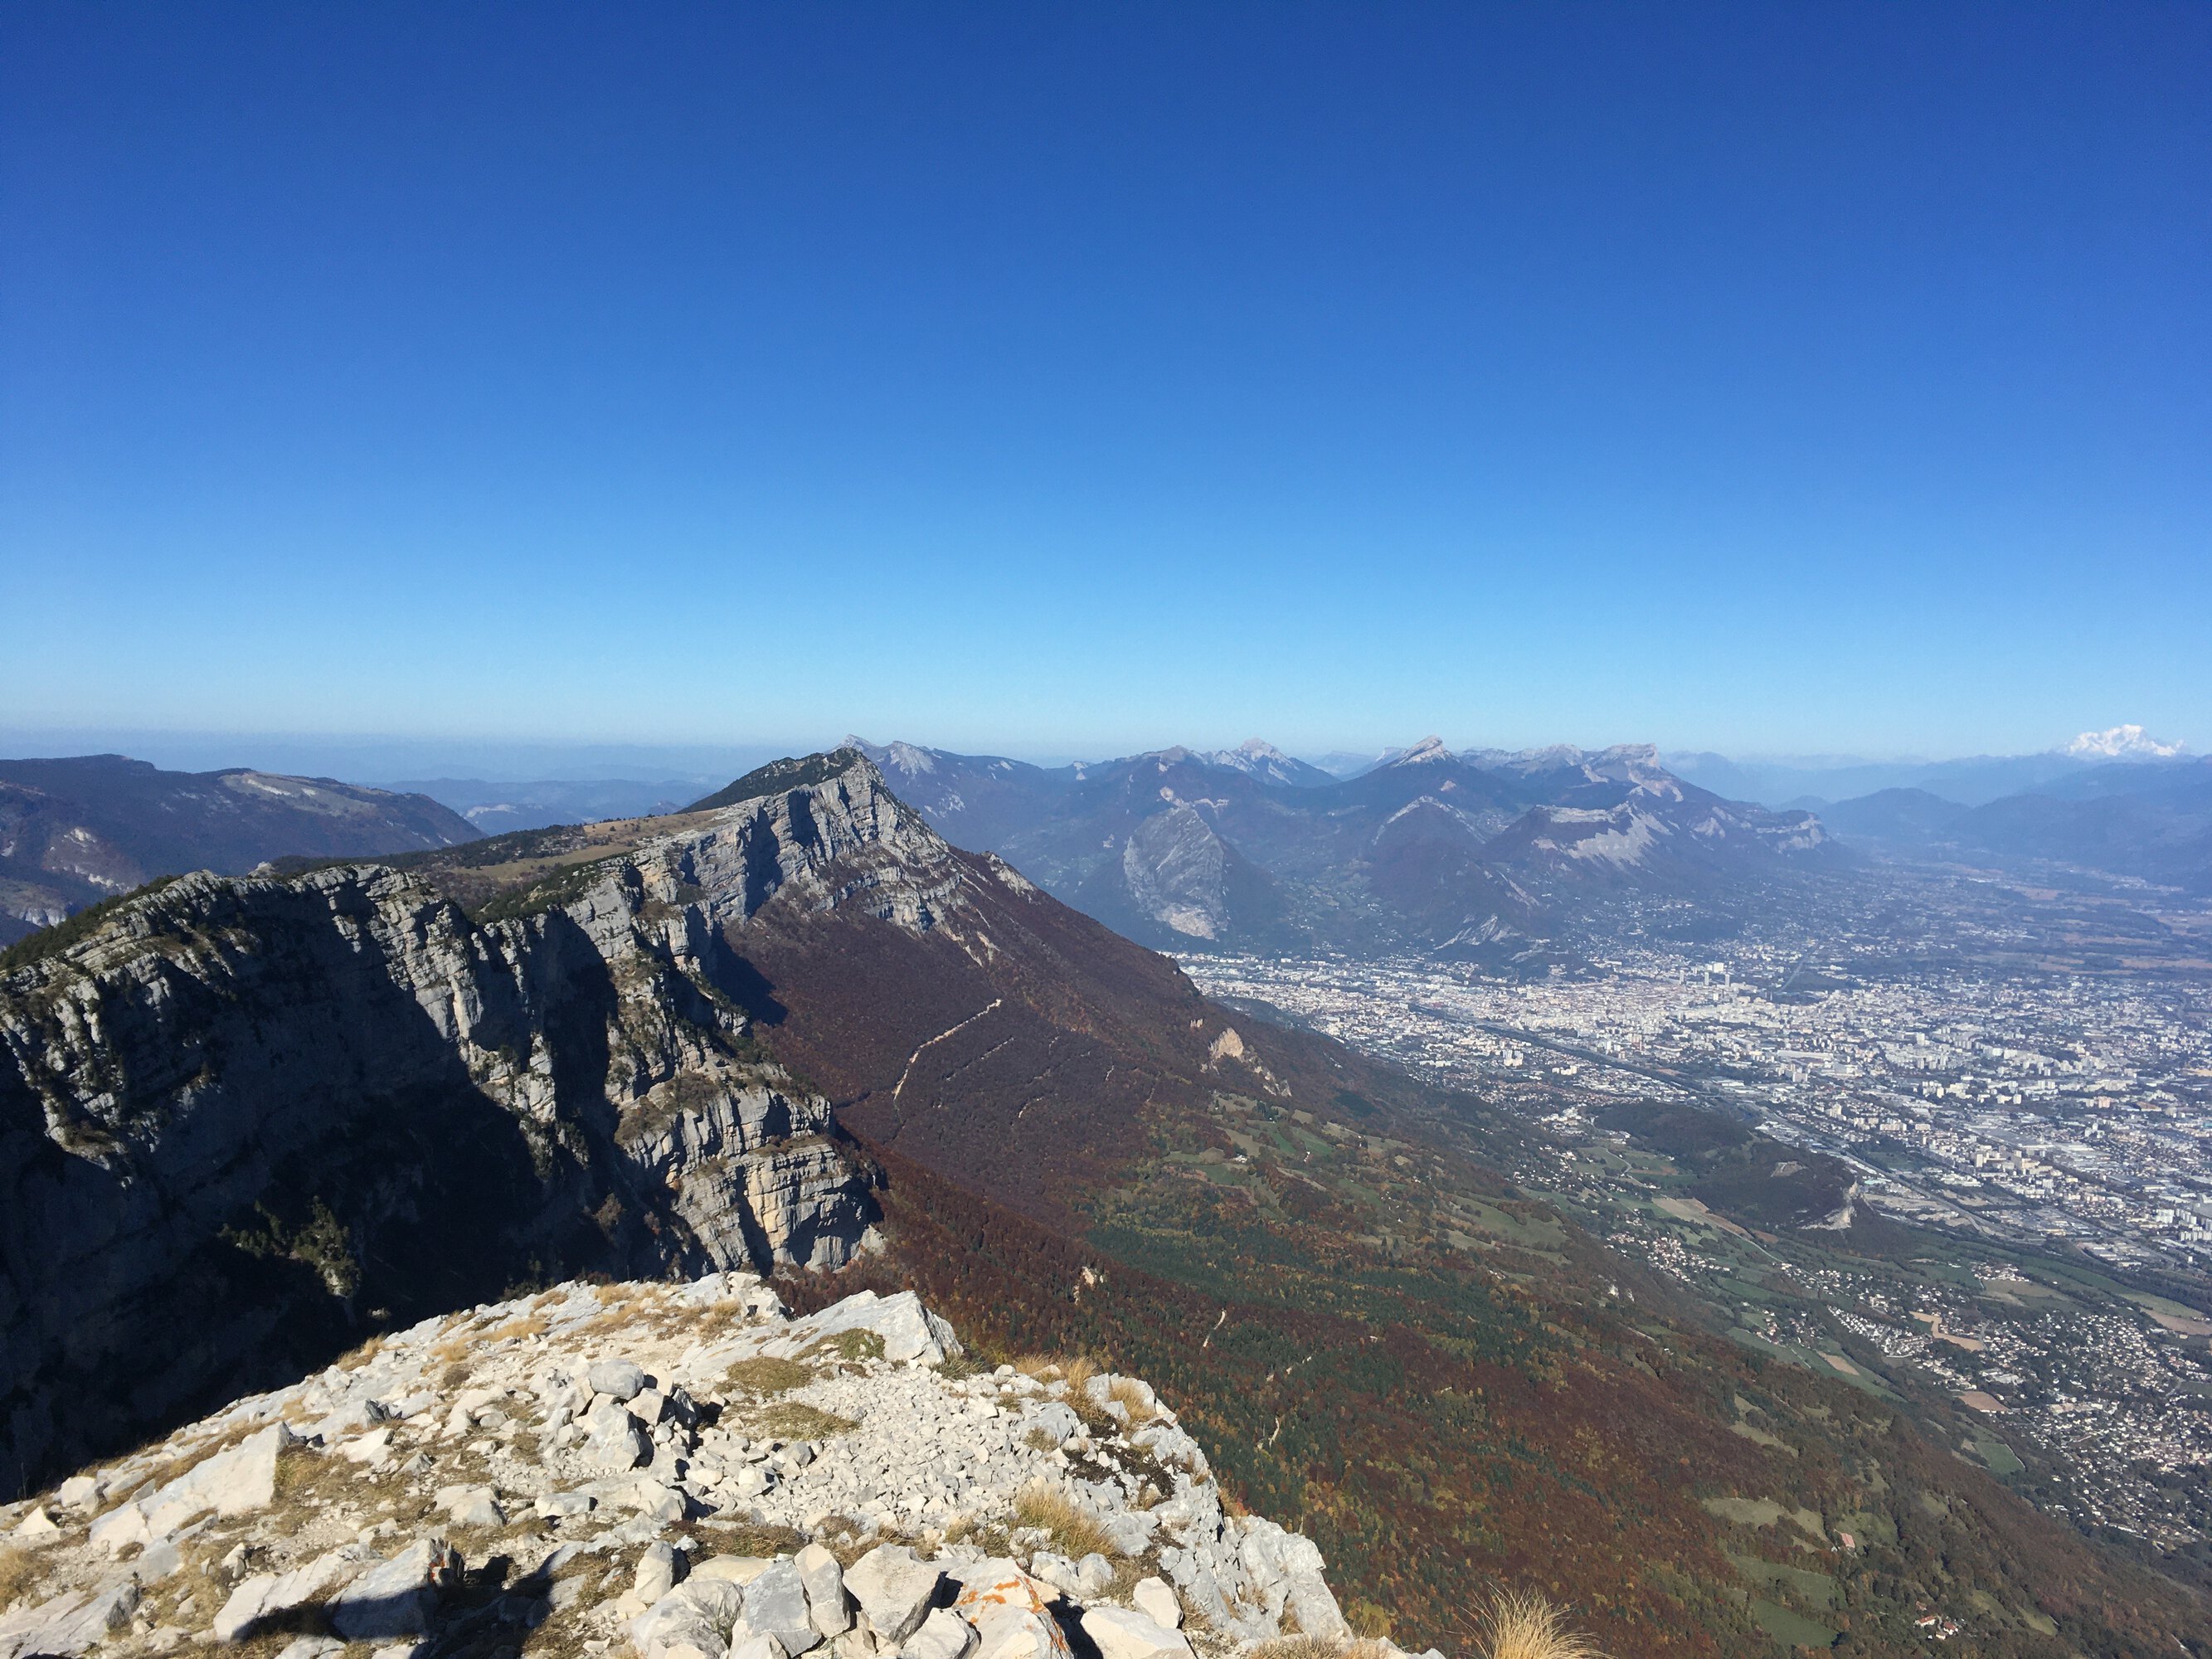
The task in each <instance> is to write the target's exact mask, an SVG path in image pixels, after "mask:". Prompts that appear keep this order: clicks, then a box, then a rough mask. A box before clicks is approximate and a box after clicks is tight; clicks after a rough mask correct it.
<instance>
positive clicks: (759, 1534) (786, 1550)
mask: <svg viewBox="0 0 2212 1659" xmlns="http://www.w3.org/2000/svg"><path fill="white" fill-rule="evenodd" d="M708 1537H709V1538H710V1539H711V1540H712V1541H713V1546H714V1553H715V1554H717V1555H764V1556H778V1555H796V1554H798V1553H799V1551H801V1550H802V1549H805V1547H806V1534H805V1533H803V1532H800V1531H799V1530H797V1529H796V1528H792V1527H780V1526H776V1525H775V1524H773V1523H769V1522H762V1523H759V1524H757V1525H753V1526H750V1527H716V1528H714V1529H713V1530H712V1531H711V1532H710V1533H709V1534H708Z"/></svg>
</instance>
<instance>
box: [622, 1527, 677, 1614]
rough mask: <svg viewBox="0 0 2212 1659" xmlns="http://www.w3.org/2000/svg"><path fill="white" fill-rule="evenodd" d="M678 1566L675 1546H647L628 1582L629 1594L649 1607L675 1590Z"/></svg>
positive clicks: (657, 1543)
mask: <svg viewBox="0 0 2212 1659" xmlns="http://www.w3.org/2000/svg"><path fill="white" fill-rule="evenodd" d="M677 1566H678V1561H677V1558H676V1548H675V1546H673V1545H671V1544H668V1543H665V1542H656V1543H651V1544H647V1546H646V1547H645V1553H643V1554H642V1555H641V1556H639V1557H638V1558H637V1571H636V1573H635V1576H634V1577H632V1578H631V1580H630V1589H629V1593H630V1594H631V1595H635V1597H637V1599H638V1600H639V1601H642V1602H644V1603H645V1604H646V1606H647V1607H651V1606H652V1605H653V1603H654V1602H656V1601H659V1600H660V1598H661V1597H662V1596H664V1595H667V1594H668V1592H669V1591H671V1590H672V1589H675V1588H676V1569H677Z"/></svg>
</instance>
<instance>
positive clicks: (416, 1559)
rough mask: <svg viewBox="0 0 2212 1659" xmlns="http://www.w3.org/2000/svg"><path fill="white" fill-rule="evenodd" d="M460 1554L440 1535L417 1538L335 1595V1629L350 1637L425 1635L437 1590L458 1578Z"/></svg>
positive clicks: (332, 1618)
mask: <svg viewBox="0 0 2212 1659" xmlns="http://www.w3.org/2000/svg"><path fill="white" fill-rule="evenodd" d="M460 1574H461V1558H460V1557H459V1555H458V1554H456V1553H454V1552H453V1550H452V1549H451V1548H449V1547H447V1543H446V1541H445V1540H444V1539H442V1538H418V1539H416V1541H414V1542H413V1543H412V1544H410V1545H409V1546H408V1547H406V1548H405V1549H404V1550H402V1551H400V1552H399V1553H398V1554H397V1555H395V1556H393V1557H392V1559H390V1560H388V1561H380V1562H379V1563H377V1565H374V1566H373V1567H371V1568H370V1569H369V1570H368V1571H367V1572H364V1573H362V1575H361V1576H360V1577H358V1578H356V1579H355V1580H354V1581H353V1583H350V1584H349V1585H347V1586H346V1587H345V1588H344V1589H342V1590H340V1591H339V1592H338V1593H337V1595H336V1596H334V1597H332V1598H331V1607H330V1621H331V1629H332V1630H334V1631H336V1632H337V1633H338V1634H339V1635H340V1636H342V1637H343V1638H345V1639H346V1640H347V1641H349V1642H376V1641H390V1640H393V1639H395V1638H399V1637H404V1636H427V1635H428V1634H429V1632H430V1620H431V1616H432V1615H433V1614H434V1613H435V1612H436V1610H437V1606H438V1595H439V1592H440V1591H441V1590H443V1589H446V1587H447V1586H448V1585H450V1584H452V1583H456V1582H457V1581H458V1580H459V1577H460Z"/></svg>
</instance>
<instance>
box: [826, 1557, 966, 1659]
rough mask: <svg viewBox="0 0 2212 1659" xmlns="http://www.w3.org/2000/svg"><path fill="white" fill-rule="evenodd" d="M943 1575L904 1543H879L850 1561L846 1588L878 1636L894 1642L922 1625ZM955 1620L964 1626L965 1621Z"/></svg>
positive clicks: (901, 1639)
mask: <svg viewBox="0 0 2212 1659" xmlns="http://www.w3.org/2000/svg"><path fill="white" fill-rule="evenodd" d="M944 1577H945V1575H944V1573H943V1571H941V1570H940V1569H939V1567H938V1565H937V1564H936V1563H935V1562H933V1561H921V1560H917V1559H915V1553H914V1552H913V1551H912V1550H910V1549H908V1547H906V1546H905V1545H903V1544H878V1545H877V1546H876V1547H875V1548H873V1549H872V1550H870V1551H869V1552H868V1553H866V1555H864V1556H862V1557H861V1558H860V1559H859V1560H857V1561H855V1562H854V1564H853V1570H852V1571H850V1572H848V1573H847V1574H846V1575H845V1588H846V1589H847V1590H848V1591H849V1592H851V1594H852V1596H853V1599H854V1601H858V1602H859V1603H860V1612H861V1613H862V1614H863V1615H865V1616H866V1619H867V1621H868V1627H869V1628H870V1629H871V1630H872V1631H874V1632H875V1633H876V1638H877V1639H878V1641H880V1642H884V1643H886V1644H898V1643H901V1642H903V1641H905V1640H906V1639H907V1638H908V1637H910V1636H912V1635H913V1634H914V1633H915V1632H916V1631H917V1630H919V1629H921V1626H922V1624H923V1622H924V1621H925V1620H927V1617H928V1616H929V1604H930V1601H931V1600H932V1598H933V1597H934V1596H935V1595H936V1594H937V1587H938V1585H939V1583H940V1582H942V1580H943V1579H944ZM955 1622H956V1623H958V1624H959V1625H960V1626H961V1627H962V1628H963V1629H966V1628H967V1625H966V1621H965V1620H956V1621H955ZM953 1659H958V1656H957V1655H956V1656H953Z"/></svg>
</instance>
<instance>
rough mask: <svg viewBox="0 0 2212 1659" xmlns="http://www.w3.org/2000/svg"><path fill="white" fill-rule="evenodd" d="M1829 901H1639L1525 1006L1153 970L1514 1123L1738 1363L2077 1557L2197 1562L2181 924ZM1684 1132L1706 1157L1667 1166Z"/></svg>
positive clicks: (2201, 1499) (1929, 885) (2200, 1209)
mask: <svg viewBox="0 0 2212 1659" xmlns="http://www.w3.org/2000/svg"><path fill="white" fill-rule="evenodd" d="M1829 899H1830V900H1831V901H1832V902H1829V903H1826V904H1824V905H1822V906H1820V907H1817V908H1815V907H1808V906H1802V905H1798V906H1783V907H1779V908H1777V909H1776V910H1775V911H1773V912H1772V913H1770V914H1764V915H1759V917H1758V918H1757V919H1756V920H1755V921H1749V922H1747V923H1746V924H1744V925H1743V926H1741V927H1740V928H1739V929H1737V930H1735V931H1734V932H1733V933H1730V934H1729V936H1727V937H1724V938H1720V939H1699V940H1698V941H1697V942H1694V943H1691V942H1682V941H1680V940H1676V939H1669V937H1668V934H1669V931H1670V929H1669V921H1670V911H1669V907H1668V906H1667V905H1665V904H1664V903H1662V902H1646V903H1644V904H1643V905H1642V906H1640V907H1631V908H1628V909H1626V911H1624V912H1622V913H1620V914H1617V915H1614V916H1613V917H1612V918H1611V925H1610V926H1609V927H1608V928H1607V933H1606V935H1605V937H1604V938H1603V939H1602V940H1599V939H1596V938H1595V937H1593V938H1591V939H1585V940H1583V942H1582V943H1583V949H1582V950H1581V951H1579V952H1578V953H1577V954H1578V957H1579V959H1578V960H1577V961H1576V962H1574V963H1573V964H1572V965H1571V966H1570V965H1566V964H1565V963H1554V964H1553V965H1550V966H1549V967H1548V968H1547V970H1545V971H1541V972H1537V973H1534V974H1528V975H1521V976H1517V977H1500V976H1497V975H1492V974H1486V973H1485V972H1482V971H1480V970H1478V969H1474V968H1471V967H1468V966H1466V965H1463V964H1455V963H1442V962H1439V961H1437V960H1436V959H1434V958H1421V957H1402V958H1398V959H1393V960H1384V961H1359V960H1354V959H1351V958H1346V957H1304V958H1301V957H1251V956H1243V955H1228V954H1211V955H1209V954H1187V955H1185V956H1183V957H1182V958H1181V959H1182V963H1183V966H1184V967H1185V968H1186V969H1187V970H1188V972H1189V974H1190V975H1191V976H1192V978H1193V979H1194V981H1196V982H1197V983H1198V985H1199V987H1200V989H1202V990H1203V991H1205V992H1206V994H1208V995H1211V996H1213V997H1216V998H1219V999H1222V1000H1227V1001H1229V1002H1231V1004H1232V1005H1233V1006H1242V1007H1243V1008H1245V1009H1247V1010H1248V1011H1249V1012H1253V1013H1255V1014H1257V1015H1260V1016H1261V1017H1266V1018H1276V1019H1280V1020H1285V1021H1289V1022H1291V1023H1295V1024H1302V1025H1305V1026H1308V1027H1310V1028H1311V1029H1314V1030H1318V1031H1321V1032H1323V1033H1326V1034H1327V1035H1328V1036H1334V1037H1337V1038H1340V1039H1341V1040H1343V1041H1346V1042H1351V1043H1352V1044H1355V1045H1357V1046H1358V1047H1361V1048H1365V1049H1367V1050H1369V1051H1370V1052H1374V1053H1376V1054H1383V1055H1386V1056H1388V1057H1389V1058H1391V1059H1392V1060H1395V1061H1397V1062H1399V1063H1400V1064H1401V1065H1403V1066H1406V1067H1407V1068H1408V1069H1409V1070H1411V1071H1413V1072H1414V1073H1417V1074H1419V1075H1420V1076H1422V1077H1425V1078H1426V1079H1430V1080H1431V1081H1433V1082H1435V1083H1437V1084H1439V1085H1445V1086H1447V1087H1449V1088H1450V1089H1453V1090H1455V1091H1460V1092H1461V1093H1462V1095H1464V1096H1468V1097H1473V1098H1474V1099H1475V1100H1478V1101H1480V1102H1481V1103H1484V1104H1486V1105H1487V1106H1489V1107H1491V1108H1493V1109H1500V1110H1502V1111H1503V1112H1504V1113H1505V1114H1508V1115H1510V1121H1513V1122H1514V1123H1516V1125H1517V1126H1519V1127H1520V1128H1521V1130H1522V1133H1521V1134H1520V1135H1519V1136H1518V1137H1517V1140H1516V1148H1515V1151H1514V1152H1513V1153H1512V1154H1511V1155H1510V1158H1509V1163H1510V1165H1511V1167H1512V1172H1513V1174H1514V1176H1515V1177H1516V1180H1518V1181H1519V1182H1520V1183H1521V1184H1522V1186H1523V1187H1524V1188H1528V1190H1530V1191H1531V1192H1534V1193H1538V1194H1541V1195H1543V1196H1545V1197H1547V1198H1549V1199H1551V1200H1553V1201H1555V1202H1558V1203H1559V1204H1560V1205H1562V1206H1564V1207H1565V1208H1566V1209H1567V1210H1568V1211H1569V1212H1571V1213H1573V1214H1575V1215H1576V1216H1577V1218H1579V1219H1580V1220H1582V1221H1583V1224H1584V1225H1587V1226H1589V1228H1590V1229H1591V1231H1594V1232H1595V1233H1597V1234H1599V1235H1600V1236H1602V1237H1607V1238H1608V1239H1610V1240H1611V1241H1612V1242H1613V1243H1614V1244H1615V1245H1616V1246H1618V1247H1620V1248H1623V1249H1625V1250H1626V1251H1627V1252H1628V1253H1629V1254H1631V1255H1632V1256H1634V1257H1635V1258H1636V1259H1638V1260H1640V1261H1645V1262H1647V1263H1649V1264H1650V1265H1652V1266H1654V1267H1658V1268H1659V1269H1661V1270H1662V1271H1663V1272H1666V1273H1669V1274H1671V1275H1673V1276H1674V1278H1676V1279H1679V1280H1680V1281H1682V1282H1683V1283H1684V1284H1685V1285H1687V1286H1689V1287H1691V1288H1692V1289H1693V1290H1695V1291H1698V1292H1699V1293H1700V1294H1701V1295H1703V1296H1704V1297H1706V1298H1707V1299H1708V1300H1709V1301H1711V1303H1713V1304H1715V1305H1717V1308H1718V1309H1719V1310H1721V1312H1722V1314H1723V1316H1724V1318H1725V1319H1726V1321H1727V1322H1729V1325H1730V1327H1731V1334H1732V1335H1734V1336H1735V1338H1736V1339H1737V1340H1740V1341H1741V1342H1743V1343H1745V1344H1746V1345H1747V1346H1753V1347H1754V1348H1759V1349H1763V1350H1767V1351H1772V1352H1780V1353H1783V1354H1785V1355H1788V1356H1790V1357H1791V1358H1794V1359H1796V1361H1797V1362H1798V1363H1800V1364H1806V1365H1808V1366H1813V1367H1816V1368H1826V1369H1827V1370H1832V1371H1833V1372H1834V1373H1836V1374H1838V1375H1839V1376H1844V1377H1845V1378H1847V1379H1850V1380H1852V1381H1854V1382H1856V1383H1859V1384H1860V1385H1861V1386H1863V1387H1866V1388H1868V1389H1872V1390H1874V1391H1875V1392H1877V1393H1880V1394H1883V1395H1896V1396H1899V1397H1901V1396H1902V1395H1903V1394H1904V1393H1905V1392H1907V1391H1924V1390H1927V1389H1941V1390H1942V1391H1943V1392H1944V1393H1947V1394H1948V1395H1951V1396H1952V1397H1953V1398H1954V1400H1955V1401H1958V1402H1959V1403H1960V1406H1961V1407H1963V1408H1964V1409H1963V1410H1961V1411H1960V1412H1959V1413H1957V1414H1956V1417H1957V1420H1958V1421H1959V1422H1960V1423H1961V1424H1962V1425H1964V1427H1963V1430H1962V1432H1961V1433H1960V1440H1959V1446H1958V1449H1959V1450H1960V1454H1961V1455H1965V1456H1968V1457H1971V1458H1972V1459H1975V1460H1976V1461H1978V1462H1982V1463H1983V1464H1984V1465H1986V1466H1987V1467H1988V1468H1990V1470H1991V1471H1992V1472H1993V1473H1995V1474H1997V1475H1998V1476H2000V1477H2001V1478H2003V1479H2006V1480H2008V1481H2010V1482H2011V1483H2012V1484H2014V1485H2015V1486H2017V1487H2019V1488H2021V1490H2023V1491H2025V1492H2027V1493H2028V1495H2030V1496H2031V1497H2032V1498H2034V1499H2035V1501H2037V1502H2038V1503H2039V1504H2042V1505H2043V1506H2044V1507H2045V1508H2046V1509H2048V1510H2052V1511H2054V1512H2056V1513H2060V1514H2063V1516H2066V1517H2067V1518H2068V1519H2069V1520H2070V1521H2072V1522H2074V1523H2075V1524H2076V1525H2078V1526H2080V1527H2081V1528H2083V1529H2084V1530H2088V1531H2094V1532H2097V1533H2100V1534H2103V1535H2106V1536H2107V1537H2108V1538H2111V1539H2112V1540H2114V1541H2118V1542H2120V1543H2122V1544H2123V1545H2124V1546H2126V1545H2130V1544H2132V1545H2133V1546H2134V1547H2139V1548H2140V1547H2148V1549H2149V1550H2151V1551H2153V1552H2154V1553H2157V1554H2158V1555H2160V1557H2163V1558H2166V1559H2172V1558H2174V1557H2175V1556H2177V1555H2183V1556H2189V1557H2196V1556H2198V1555H2201V1554H2202V1553H2203V1550H2204V1547H2205V1545H2204V1539H2205V1533H2206V1528H2207V1524H2208V1522H2212V1487H2208V1481H2212V1352H2208V1350H2209V1349H2212V1320H2208V1318H2207V1310H2208V1309H2209V1308H2212V1298H2208V1296H2207V1294H2206V1292H2207V1291H2208V1288H2212V975H2208V974H2207V973H2206V971H2205V969H2206V966H2207V964H2206V963H2204V962H2203V957H2204V956H2205V955H2206V954H2207V952H2206V951H2205V950H2204V948H2203V940H2204V939H2205V938H2206V922H2207V915H2206V912H2205V908H2204V907H2203V906H2202V905H2193V906H2192V905H2187V904H2175V903H2170V902H2169V903H2163V904H2161V903H2154V902H2151V901H2150V900H2148V899H2147V898H2146V897H2145V896H2143V895H2142V894H2141V893H2130V892H2125V891H2116V890H2111V889H2100V888H2093V887H2092V888H2083V889H2080V890H2072V891H2060V890H2050V889H2035V888H2028V887H2022V886H2018V885H2007V884H2002V883H1992V882H1990V881H1988V880H1986V879H1985V878H1965V877H1960V876H1957V875H1955V874H1949V873H1943V872H1929V871H1909V870H1905V869H1899V870H1896V871H1893V872H1887V874H1884V875H1882V876H1881V877H1880V878H1878V879H1875V880H1874V881H1872V882H1871V883H1869V884H1868V888H1867V890H1865V891H1864V893H1863V896H1860V897H1857V898H1853V899H1846V898H1844V896H1843V895H1842V894H1841V892H1840V890H1839V891H1838V892H1837V893H1832V894H1831V895H1829ZM1668 1108H1673V1110H1668ZM1681 1108H1694V1109H1697V1110H1696V1111H1695V1112H1685V1111H1683V1110H1680V1109H1681ZM1707 1114H1717V1115H1718V1119H1716V1118H1715V1117H1713V1116H1710V1115H1707ZM1722 1120H1724V1121H1725V1122H1724V1123H1723V1121H1722ZM1700 1122H1702V1123H1704V1124H1706V1125H1708V1126H1711V1127H1713V1128H1715V1129H1717V1130H1718V1131H1719V1134H1718V1136H1717V1139H1711V1138H1705V1137H1701V1136H1700V1134H1699V1133H1698V1132H1697V1131H1695V1130H1694V1129H1692V1131H1691V1132H1690V1133H1687V1135H1686V1134H1685V1130H1684V1126H1685V1124H1690V1125H1695V1124H1698V1123H1700ZM1747 1132H1755V1133H1747ZM1730 1137H1733V1138H1734V1139H1735V1140H1737V1141H1739V1142H1741V1145H1740V1146H1735V1147H1734V1148H1729V1147H1727V1146H1726V1145H1725V1143H1726V1142H1727V1141H1728V1140H1729V1138H1730ZM1793 1153H1797V1154H1801V1156H1795V1157H1793V1156H1792V1154H1793ZM1822 1170H1826V1171H1827V1172H1829V1175H1828V1180H1827V1182H1826V1184H1825V1185H1823V1184H1821V1183H1820V1182H1816V1181H1814V1176H1816V1175H1817V1174H1818V1173H1819V1172H1820V1171H1822ZM1808 1182H1813V1184H1812V1185H1811V1186H1809V1187H1808V1184H1807V1183H1808ZM1701 1193H1702V1194H1704V1196H1702V1197H1701V1196H1699V1194H1701ZM1707 1200H1711V1202H1710V1203H1709V1202H1708V1201H1707ZM1792 1206H1796V1208H1795V1210H1794V1211H1793V1207H1792ZM2197 1565H2199V1566H2200V1567H2201V1566H2202V1565H2203V1562H2202V1561H2198V1562H2197Z"/></svg>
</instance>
